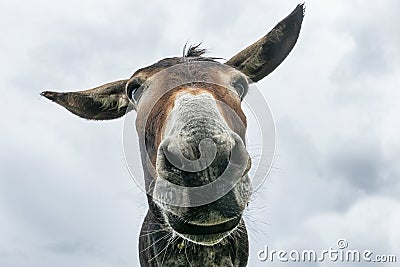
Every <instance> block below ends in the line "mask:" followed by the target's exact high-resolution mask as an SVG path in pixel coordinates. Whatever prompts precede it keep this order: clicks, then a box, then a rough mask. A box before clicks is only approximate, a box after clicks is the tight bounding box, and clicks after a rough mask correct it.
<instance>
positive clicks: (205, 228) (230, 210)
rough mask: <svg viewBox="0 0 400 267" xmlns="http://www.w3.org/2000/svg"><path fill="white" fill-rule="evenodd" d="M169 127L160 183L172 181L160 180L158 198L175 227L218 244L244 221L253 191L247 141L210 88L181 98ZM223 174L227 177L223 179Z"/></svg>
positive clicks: (161, 147)
mask: <svg viewBox="0 0 400 267" xmlns="http://www.w3.org/2000/svg"><path fill="white" fill-rule="evenodd" d="M193 103H196V107H195V108H194V107H193ZM188 107H190V109H189V108H188ZM165 128H166V133H165V138H164V139H163V140H162V141H161V143H160V145H159V147H158V154H157V161H156V171H157V178H156V184H157V182H160V181H162V182H164V183H166V184H167V186H163V187H157V186H155V189H154V190H155V193H154V195H157V196H159V197H156V198H154V201H155V204H156V205H157V206H158V207H159V208H160V210H161V213H162V215H163V216H162V217H163V218H164V223H165V225H166V226H167V227H169V228H170V230H171V231H172V232H173V233H175V234H176V235H178V236H180V237H182V238H184V239H186V240H189V241H191V242H194V243H197V244H202V245H208V246H212V245H215V244H217V243H219V242H221V241H222V240H223V239H224V238H225V237H227V236H228V235H230V234H232V233H233V232H234V231H236V230H238V228H240V226H241V225H242V226H243V221H242V213H243V211H244V209H245V208H246V205H247V203H248V200H249V197H250V192H251V189H250V179H249V177H248V174H247V173H248V171H249V169H250V167H251V159H250V156H249V154H248V152H247V150H246V147H245V144H244V141H243V140H242V138H241V137H240V136H239V135H238V134H237V133H235V132H234V131H232V130H231V129H230V128H229V127H228V125H227V123H226V122H225V119H224V117H223V116H222V115H221V113H220V112H219V111H218V108H217V106H216V103H215V101H214V99H213V98H212V97H211V96H210V95H209V94H200V95H197V96H193V95H183V96H181V97H180V98H178V100H176V102H175V108H174V110H173V111H172V112H171V115H170V118H169V119H168V122H167V124H166V127H165ZM218 179H225V180H224V181H223V182H222V185H221V183H220V184H218V183H217V182H218V181H217V180H218ZM207 186H208V188H207V189H206V190H204V188H206V187H207ZM173 187H178V188H179V191H178V193H176V192H175V193H174V192H173V189H172V188H173ZM160 188H162V189H160ZM171 198H173V199H172V201H170V200H171Z"/></svg>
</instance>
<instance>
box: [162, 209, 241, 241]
mask: <svg viewBox="0 0 400 267" xmlns="http://www.w3.org/2000/svg"><path fill="white" fill-rule="evenodd" d="M167 217H168V223H169V225H170V226H171V227H172V229H174V230H175V231H176V232H177V233H179V234H182V235H190V236H199V235H201V236H207V235H218V234H224V233H227V232H229V231H231V230H233V229H234V228H235V227H236V226H237V225H239V223H240V220H241V217H240V216H237V217H234V218H230V219H229V220H227V221H225V222H222V223H218V224H210V225H205V224H196V223H193V222H188V221H185V220H183V219H182V218H180V217H179V216H176V215H174V214H171V213H169V214H168V215H167Z"/></svg>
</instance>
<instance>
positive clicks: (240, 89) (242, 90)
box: [232, 77, 248, 100]
mask: <svg viewBox="0 0 400 267" xmlns="http://www.w3.org/2000/svg"><path fill="white" fill-rule="evenodd" d="M232 86H233V87H234V88H235V90H236V92H237V94H238V95H239V97H240V100H243V98H244V97H245V95H246V94H247V90H248V84H247V81H246V79H245V78H243V77H240V78H239V79H237V80H235V81H234V82H232Z"/></svg>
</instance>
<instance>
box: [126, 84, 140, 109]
mask: <svg viewBox="0 0 400 267" xmlns="http://www.w3.org/2000/svg"><path fill="white" fill-rule="evenodd" d="M142 92H143V88H142V84H141V83H140V82H139V81H138V80H137V79H133V80H131V81H129V82H128V84H127V85H126V93H127V95H128V97H129V98H130V99H131V100H132V101H133V102H134V103H135V104H137V103H138V102H139V99H140V96H141V95H142Z"/></svg>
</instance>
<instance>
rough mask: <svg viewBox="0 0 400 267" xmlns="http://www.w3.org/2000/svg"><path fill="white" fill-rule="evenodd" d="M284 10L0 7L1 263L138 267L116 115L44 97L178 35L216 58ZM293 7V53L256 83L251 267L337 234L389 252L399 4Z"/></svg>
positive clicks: (395, 230) (131, 66)
mask: <svg viewBox="0 0 400 267" xmlns="http://www.w3.org/2000/svg"><path fill="white" fill-rule="evenodd" d="M297 4H298V2H297V1H294V0H293V1H292V0H290V1H272V0H256V1H245V0H242V1H238V0H229V1H228V0H226V1H190V2H189V1H124V0H112V1H111V0H110V1H104V0H97V1H94V0H88V1H81V0H79V1H78V0H70V1H49V0H38V1H23V2H22V1H11V0H1V2H0V32H1V42H0V55H1V56H0V58H1V64H0V92H1V105H0V111H1V114H2V118H1V141H0V266H1V267H3V266H4V267H28V266H30V267H31V266H40V267H53V266H60V267H63V266H68V267H69V266H82V267H92V266H93V267H94V266H96V267H103V266H104V267H105V266H119V267H124V266H126V267H128V266H129V267H131V266H138V252H137V243H138V241H137V240H138V235H139V229H140V226H141V223H142V220H143V216H144V215H145V212H146V209H147V204H146V202H145V195H144V193H143V192H141V191H140V190H139V189H138V188H137V186H136V184H135V183H134V182H133V181H132V179H131V178H130V176H129V172H128V170H127V168H126V166H125V161H124V155H123V146H122V126H123V120H122V119H119V120H115V121H109V122H90V121H85V120H83V119H79V118H78V117H76V116H74V115H72V114H70V113H68V112H67V111H66V110H64V109H63V108H61V107H59V106H57V105H55V104H53V103H51V102H50V101H47V100H46V99H44V98H41V97H40V96H39V93H40V92H41V91H42V90H45V89H53V90H58V91H68V90H77V89H84V88H90V87H94V86H96V85H100V84H102V83H105V82H108V81H113V80H117V79H121V78H127V77H129V76H130V75H131V74H132V73H133V72H134V71H135V70H136V69H138V68H140V67H143V66H146V65H149V64H151V63H154V62H155V61H157V60H159V59H161V58H162V57H166V56H176V55H181V51H182V48H183V45H184V44H185V42H186V41H189V42H192V43H196V42H200V41H203V43H204V46H205V47H207V48H209V50H210V55H211V56H217V57H224V58H227V59H228V58H230V57H231V56H232V55H234V54H235V53H236V52H238V51H239V50H241V49H242V48H244V47H245V46H247V45H249V44H250V43H252V42H253V41H256V40H257V39H258V38H260V37H261V36H262V35H264V34H265V33H266V32H267V31H269V30H270V29H271V28H272V27H273V26H274V25H275V24H276V23H277V22H278V21H280V20H281V19H282V18H284V17H285V16H286V15H288V14H289V13H290V12H291V11H292V10H293V8H294V7H295V6H296V5H297ZM306 5H307V10H306V16H305V20H304V24H303V28H302V32H301V35H300V38H299V41H298V44H297V45H296V47H295V49H294V50H293V51H292V53H291V54H290V56H289V57H288V58H287V59H286V60H285V62H284V63H283V64H282V65H281V66H280V67H279V68H278V69H277V70H276V71H275V72H274V73H272V74H271V75H270V76H269V77H267V78H265V79H264V80H263V81H261V82H259V83H258V88H260V89H261V90H262V92H263V93H264V95H265V97H266V99H267V100H268V102H269V104H270V106H271V109H272V112H273V114H274V117H275V120H276V128H277V152H276V153H277V158H276V161H275V163H274V169H273V170H272V173H271V174H270V176H269V177H268V179H267V181H266V183H265V184H264V185H263V187H262V188H261V189H260V190H259V191H258V192H257V193H256V194H255V195H254V200H253V201H252V203H251V204H250V206H249V208H248V212H247V214H246V221H247V225H248V228H249V231H250V234H249V235H250V264H249V266H303V265H302V264H299V263H293V264H290V263H273V264H271V263H262V262H259V261H258V260H257V251H259V250H260V249H263V248H264V245H269V247H270V248H271V249H287V250H291V249H298V250H301V249H315V250H318V251H320V250H323V249H328V248H329V247H334V248H335V247H336V241H337V239H339V238H346V239H347V240H348V242H349V248H350V249H360V250H362V249H371V250H373V251H374V252H375V253H377V254H397V256H398V260H399V257H400V230H399V225H400V181H399V176H400V164H399V162H400V138H399V136H400V126H399V118H398V117H399V114H400V105H399V100H400V91H399V84H400V63H399V62H400V52H399V47H400V31H399V30H398V25H399V24H400V19H399V17H398V10H400V2H399V1H397V0H379V1H378V0H371V1H368V2H367V1H361V0H350V1H349V0H329V1H318V0H307V1H306ZM254 153H255V154H257V151H255V152H254ZM327 265H329V264H327V263H323V264H319V265H318V264H317V263H315V264H311V263H307V264H305V265H304V266H327ZM353 265H354V264H353ZM347 266H350V264H349V265H347ZM371 266H372V265H371ZM374 266H394V264H387V265H384V264H379V265H374Z"/></svg>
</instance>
